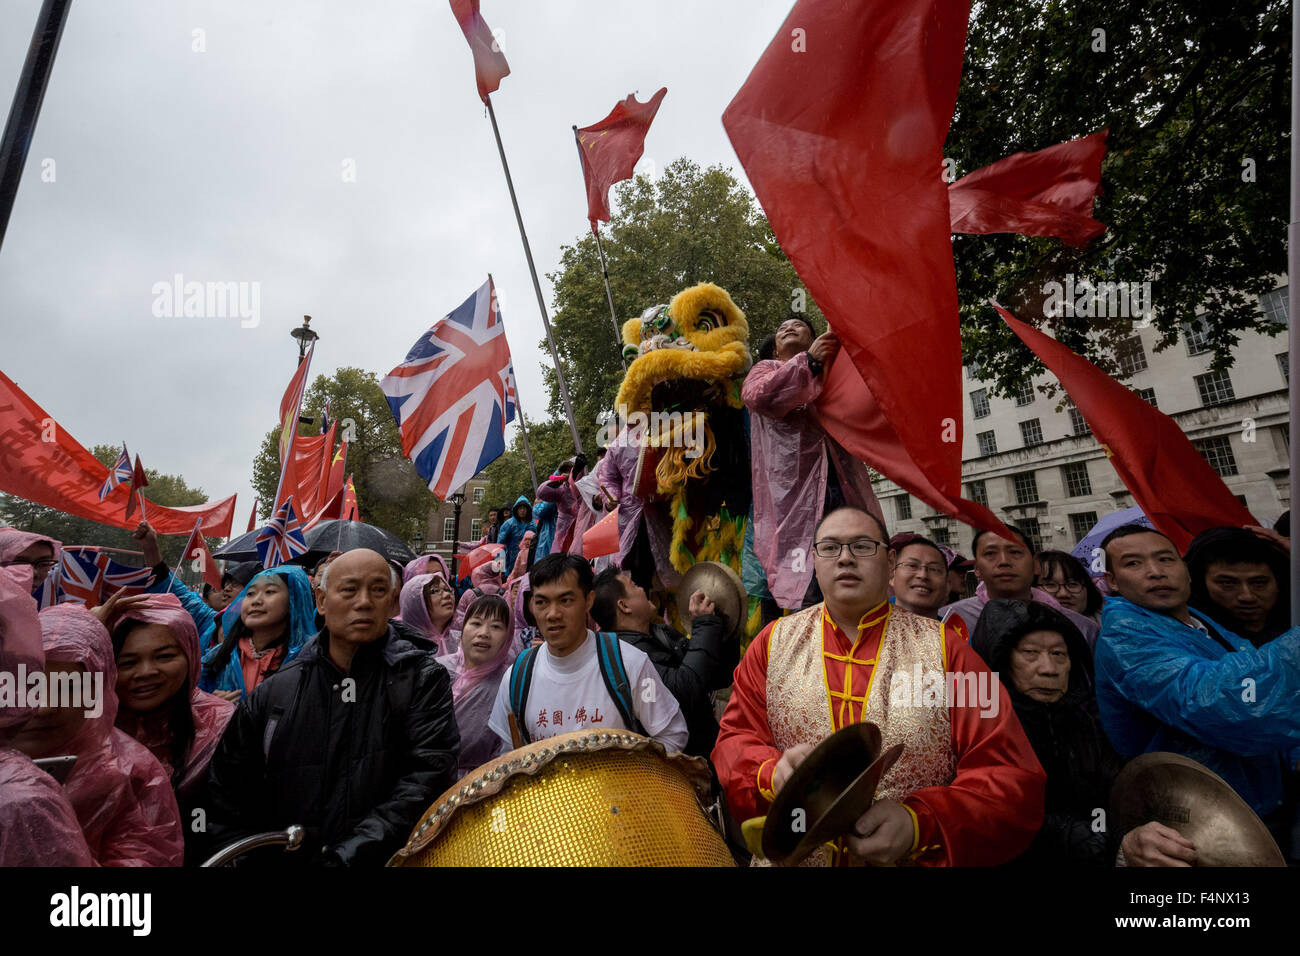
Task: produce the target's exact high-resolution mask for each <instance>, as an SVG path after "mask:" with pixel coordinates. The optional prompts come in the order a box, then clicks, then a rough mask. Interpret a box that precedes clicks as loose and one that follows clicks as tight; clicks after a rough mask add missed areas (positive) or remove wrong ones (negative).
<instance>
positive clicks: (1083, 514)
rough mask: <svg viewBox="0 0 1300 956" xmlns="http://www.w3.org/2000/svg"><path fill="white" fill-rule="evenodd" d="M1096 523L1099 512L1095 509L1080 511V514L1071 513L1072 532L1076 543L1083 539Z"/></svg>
mask: <svg viewBox="0 0 1300 956" xmlns="http://www.w3.org/2000/svg"><path fill="white" fill-rule="evenodd" d="M1096 523H1097V512H1095V511H1080V512H1079V513H1078V514H1072V515H1070V534H1072V535H1074V541H1075V543H1076V544H1077V543H1079V542H1080V541H1082V540H1083V539H1084V536H1085V535H1086V534H1087V533H1088V532H1089V531H1091V530H1092V529H1093V526H1094V525H1096Z"/></svg>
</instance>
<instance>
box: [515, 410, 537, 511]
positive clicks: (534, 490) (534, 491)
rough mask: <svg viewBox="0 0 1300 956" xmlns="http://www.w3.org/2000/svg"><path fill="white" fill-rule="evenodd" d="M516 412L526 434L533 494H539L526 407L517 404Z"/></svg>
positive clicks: (526, 453) (525, 449)
mask: <svg viewBox="0 0 1300 956" xmlns="http://www.w3.org/2000/svg"><path fill="white" fill-rule="evenodd" d="M515 411H517V412H518V413H519V427H520V428H521V429H522V430H523V433H524V454H525V455H526V456H528V475H529V477H530V478H532V479H533V493H534V494H536V493H537V487H538V485H537V469H536V468H534V467H533V448H532V446H531V445H529V444H528V422H526V421H524V407H523V406H522V405H520V404H518V403H516V404H515Z"/></svg>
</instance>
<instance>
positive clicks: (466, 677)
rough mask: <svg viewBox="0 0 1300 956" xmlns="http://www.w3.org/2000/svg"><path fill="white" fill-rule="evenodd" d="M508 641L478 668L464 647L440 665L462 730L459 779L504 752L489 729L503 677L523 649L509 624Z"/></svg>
mask: <svg viewBox="0 0 1300 956" xmlns="http://www.w3.org/2000/svg"><path fill="white" fill-rule="evenodd" d="M506 631H507V634H506V639H505V641H504V642H503V643H502V644H501V649H500V650H498V651H497V653H496V656H495V657H493V658H492V659H491V660H490V661H487V662H486V663H483V664H479V665H478V666H477V667H466V666H465V648H464V645H463V644H462V645H461V646H459V647H457V648H456V652H455V653H454V654H445V655H443V656H442V657H439V658H438V663H439V664H441V665H442V666H443V667H445V668H447V673H448V675H450V677H451V697H452V700H453V702H454V703H455V708H456V727H457V728H458V729H459V730H460V756H459V758H458V760H459V767H458V768H457V773H456V776H457V779H459V778H460V777H463V776H465V774H467V773H469V772H470V771H471V770H473V769H475V768H476V767H481V766H482V765H483V764H485V763H487V762H488V761H489V760H491V759H492V758H493V757H495V756H496V755H497V753H498V752H499V751H500V750H501V738H500V737H498V736H497V735H496V733H495V732H493V731H492V729H491V728H490V727H488V717H490V716H491V715H492V705H493V703H495V701H496V696H497V688H498V687H500V686H501V675H502V674H504V673H505V672H506V668H508V667H509V666H510V665H511V664H512V663H514V659H515V657H516V656H517V655H518V654H519V650H520V645H519V643H518V641H516V640H515V639H514V633H513V631H512V630H511V629H510V625H509V622H507V624H506ZM462 636H463V635H462Z"/></svg>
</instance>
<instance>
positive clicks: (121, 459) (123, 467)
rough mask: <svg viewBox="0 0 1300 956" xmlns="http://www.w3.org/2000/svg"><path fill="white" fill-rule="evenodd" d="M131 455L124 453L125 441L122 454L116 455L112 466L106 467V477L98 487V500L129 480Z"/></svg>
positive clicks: (101, 499)
mask: <svg viewBox="0 0 1300 956" xmlns="http://www.w3.org/2000/svg"><path fill="white" fill-rule="evenodd" d="M131 475H132V470H131V456H130V455H128V454H127V453H126V442H123V443H122V454H120V455H118V456H117V461H116V462H115V463H114V464H113V467H112V468H110V469H108V477H107V478H105V479H104V484H103V485H101V486H100V488H99V500H100V501H103V500H104V499H105V498H107V497H108V494H109V492H111V491H112V490H113V489H114V488H116V487H117V486H118V485H120V484H122V483H123V482H127V481H130V480H131Z"/></svg>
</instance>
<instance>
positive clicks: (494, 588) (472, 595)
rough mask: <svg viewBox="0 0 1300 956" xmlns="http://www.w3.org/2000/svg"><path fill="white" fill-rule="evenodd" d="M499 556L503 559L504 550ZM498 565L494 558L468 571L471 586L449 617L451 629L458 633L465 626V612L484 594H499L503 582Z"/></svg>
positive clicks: (502, 588) (503, 585)
mask: <svg viewBox="0 0 1300 956" xmlns="http://www.w3.org/2000/svg"><path fill="white" fill-rule="evenodd" d="M499 557H500V558H501V559H502V560H504V558H505V552H502V553H501V555H499ZM499 566H500V565H499V563H498V561H496V560H495V559H494V560H492V561H489V562H488V563H487V564H480V565H479V566H478V567H477V568H475V569H474V570H473V571H471V572H470V573H469V583H470V585H471V587H470V589H469V590H468V591H466V592H465V593H464V594H462V595H461V596H460V600H459V601H457V602H456V613H455V614H453V615H452V618H451V629H452V630H453V631H455V632H457V633H460V631H461V629H462V628H463V627H464V626H465V612H466V611H468V610H469V606H470V605H471V604H473V603H474V602H475V601H477V600H478V599H479V598H481V597H483V596H484V595H485V594H500V593H501V591H502V590H504V588H505V583H504V582H503V581H502V572H501V571H499V570H497V569H498V567H499Z"/></svg>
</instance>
